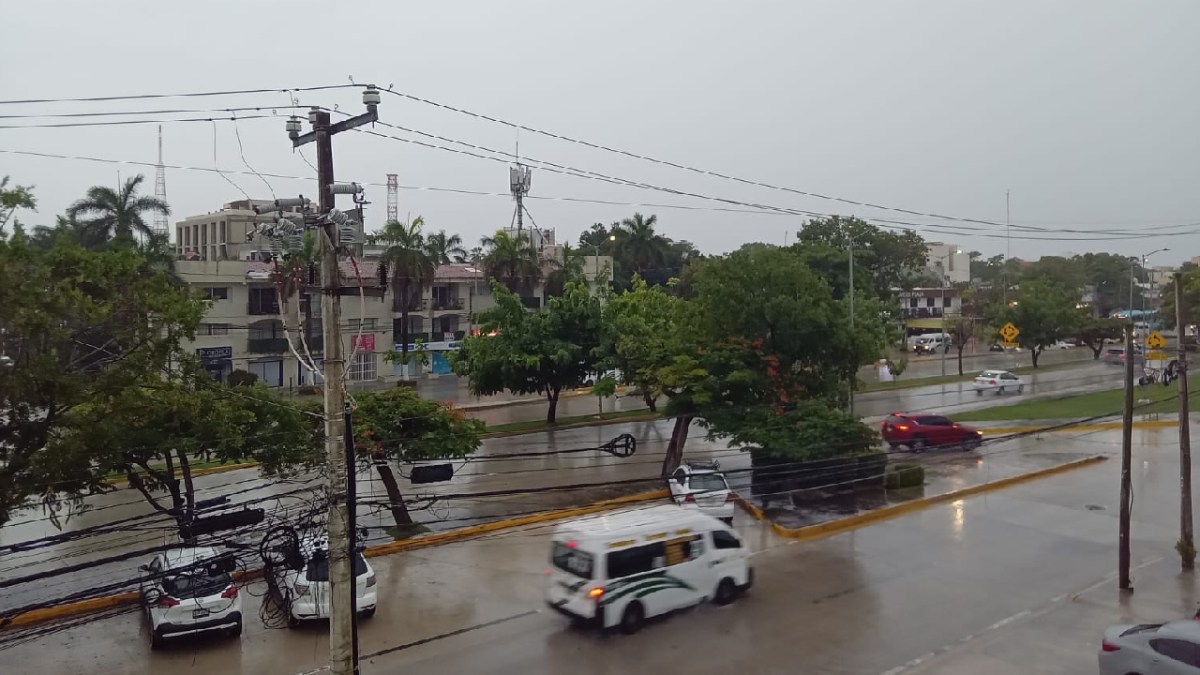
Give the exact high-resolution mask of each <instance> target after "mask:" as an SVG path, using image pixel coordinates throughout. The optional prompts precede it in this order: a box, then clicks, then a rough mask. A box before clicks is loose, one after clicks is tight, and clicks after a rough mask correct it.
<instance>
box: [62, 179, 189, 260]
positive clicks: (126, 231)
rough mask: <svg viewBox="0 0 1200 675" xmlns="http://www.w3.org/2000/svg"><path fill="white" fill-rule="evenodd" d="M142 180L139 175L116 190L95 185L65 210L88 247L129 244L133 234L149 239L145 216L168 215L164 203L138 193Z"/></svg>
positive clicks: (168, 212) (149, 230) (168, 209)
mask: <svg viewBox="0 0 1200 675" xmlns="http://www.w3.org/2000/svg"><path fill="white" fill-rule="evenodd" d="M143 180H144V177H143V176H142V175H141V174H138V175H136V176H133V177H132V178H129V179H127V180H126V181H125V183H124V185H122V186H120V188H119V189H117V190H114V189H112V188H110V187H105V186H103V185H96V186H94V187H92V188H90V189H88V191H87V196H85V197H84V198H83V199H80V200H79V201H77V202H75V203H74V204H72V205H71V206H69V207H68V208H67V218H68V219H69V220H71V221H77V222H79V224H80V225H81V226H82V228H83V231H84V233H86V235H87V236H88V240H87V241H86V242H85V243H86V244H87V245H89V246H97V245H102V244H103V243H104V242H107V241H110V240H118V241H127V242H132V241H133V240H134V237H135V235H141V236H148V235H149V234H150V233H151V232H152V231H153V230H151V228H150V225H149V224H148V223H147V222H146V216H147V215H152V214H162V215H164V216H169V215H171V207H169V206H167V203H166V202H164V201H162V200H161V199H159V198H157V197H147V196H144V195H139V194H138V186H139V185H141V184H142V181H143Z"/></svg>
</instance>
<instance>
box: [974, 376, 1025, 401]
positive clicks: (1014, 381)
mask: <svg viewBox="0 0 1200 675" xmlns="http://www.w3.org/2000/svg"><path fill="white" fill-rule="evenodd" d="M971 384H972V385H973V386H974V387H975V393H976V394H979V395H980V396H982V395H983V392H985V391H988V390H989V389H990V390H995V392H996V395H1000V394H1003V393H1004V392H1006V391H1015V392H1017V393H1018V394H1020V393H1022V392H1024V391H1025V383H1024V382H1023V381H1021V378H1019V377H1017V376H1016V375H1013V374H1012V373H1010V372H1008V371H1007V370H985V371H983V372H982V373H980V374H978V375H976V376H975V380H974V381H973V382H972V383H971Z"/></svg>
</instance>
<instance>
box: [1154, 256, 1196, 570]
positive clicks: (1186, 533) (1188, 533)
mask: <svg viewBox="0 0 1200 675" xmlns="http://www.w3.org/2000/svg"><path fill="white" fill-rule="evenodd" d="M1160 306H1161V305H1160ZM1184 325H1185V324H1184V323H1183V272H1176V273H1175V339H1176V341H1177V342H1178V343H1179V548H1180V551H1179V557H1180V563H1181V565H1182V567H1183V569H1185V570H1190V569H1193V568H1194V567H1195V566H1196V547H1195V546H1196V545H1195V540H1194V538H1193V536H1192V432H1191V429H1190V428H1189V426H1190V425H1189V422H1190V419H1189V418H1190V416H1189V415H1188V412H1189V410H1188V380H1187V377H1188V376H1187V371H1188V365H1187V349H1186V348H1185V346H1184V344H1183V334H1184Z"/></svg>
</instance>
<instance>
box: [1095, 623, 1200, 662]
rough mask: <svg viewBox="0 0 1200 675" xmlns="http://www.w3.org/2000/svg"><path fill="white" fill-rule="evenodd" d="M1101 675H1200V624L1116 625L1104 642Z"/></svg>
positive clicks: (1100, 657)
mask: <svg viewBox="0 0 1200 675" xmlns="http://www.w3.org/2000/svg"><path fill="white" fill-rule="evenodd" d="M1099 660H1100V675H1128V674H1129V673H1141V674H1144V675H1183V674H1184V673H1196V674H1198V675H1200V622H1197V621H1195V620H1191V621H1188V620H1184V621H1172V622H1170V623H1144V624H1139V625H1136V626H1135V625H1129V624H1126V625H1123V626H1113V627H1111V628H1109V629H1108V630H1106V631H1104V640H1103V642H1101V643H1100V654H1099Z"/></svg>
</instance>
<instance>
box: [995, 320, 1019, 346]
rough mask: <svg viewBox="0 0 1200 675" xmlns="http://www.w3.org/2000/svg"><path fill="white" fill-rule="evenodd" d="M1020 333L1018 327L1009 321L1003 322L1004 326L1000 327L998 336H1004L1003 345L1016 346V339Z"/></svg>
mask: <svg viewBox="0 0 1200 675" xmlns="http://www.w3.org/2000/svg"><path fill="white" fill-rule="evenodd" d="M1020 334H1021V331H1020V329H1018V328H1017V327H1016V326H1014V325H1013V324H1012V322H1011V321H1010V322H1008V323H1006V324H1004V327H1003V328H1001V329H1000V337H1002V338H1004V346H1005V347H1016V346H1017V343H1016V339H1017V336H1018V335H1020Z"/></svg>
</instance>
